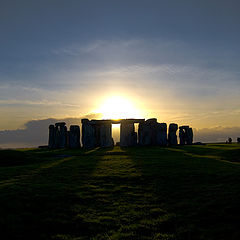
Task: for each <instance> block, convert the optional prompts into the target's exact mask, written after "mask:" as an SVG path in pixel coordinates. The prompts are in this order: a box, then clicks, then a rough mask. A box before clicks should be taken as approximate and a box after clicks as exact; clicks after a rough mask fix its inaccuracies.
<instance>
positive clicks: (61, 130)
mask: <svg viewBox="0 0 240 240" xmlns="http://www.w3.org/2000/svg"><path fill="white" fill-rule="evenodd" d="M48 147H49V148H52V149H58V148H67V147H69V148H79V147H80V127H79V126H77V125H71V126H70V131H67V127H66V123H65V122H58V123H55V126H54V125H50V126H49V139H48Z"/></svg>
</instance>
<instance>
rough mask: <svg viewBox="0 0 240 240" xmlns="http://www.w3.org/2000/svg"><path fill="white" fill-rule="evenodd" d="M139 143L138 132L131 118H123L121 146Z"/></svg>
mask: <svg viewBox="0 0 240 240" xmlns="http://www.w3.org/2000/svg"><path fill="white" fill-rule="evenodd" d="M136 145H137V133H136V132H135V129H134V123H133V122H132V121H129V120H127V119H126V120H122V121H121V125H120V146H121V147H130V146H136Z"/></svg>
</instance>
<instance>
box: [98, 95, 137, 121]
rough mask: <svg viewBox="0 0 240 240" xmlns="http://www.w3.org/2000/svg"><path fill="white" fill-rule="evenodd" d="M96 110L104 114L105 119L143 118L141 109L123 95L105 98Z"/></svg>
mask: <svg viewBox="0 0 240 240" xmlns="http://www.w3.org/2000/svg"><path fill="white" fill-rule="evenodd" d="M96 112H98V113H100V114H102V118H103V119H121V118H141V114H140V111H139V110H138V109H137V108H136V107H135V106H134V104H133V103H132V102H131V101H130V100H129V99H127V98H124V97H121V96H112V97H109V98H107V99H105V100H104V101H103V103H102V104H101V106H100V108H99V109H98V110H96Z"/></svg>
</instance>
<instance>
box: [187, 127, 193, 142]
mask: <svg viewBox="0 0 240 240" xmlns="http://www.w3.org/2000/svg"><path fill="white" fill-rule="evenodd" d="M192 143H193V130H192V128H189V129H188V140H187V144H190V145H191V144H192Z"/></svg>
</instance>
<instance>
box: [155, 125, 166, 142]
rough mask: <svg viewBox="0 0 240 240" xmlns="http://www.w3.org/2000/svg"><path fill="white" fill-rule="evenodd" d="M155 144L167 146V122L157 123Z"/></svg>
mask: <svg viewBox="0 0 240 240" xmlns="http://www.w3.org/2000/svg"><path fill="white" fill-rule="evenodd" d="M157 145H159V146H167V124H166V123H158V124H157Z"/></svg>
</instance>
